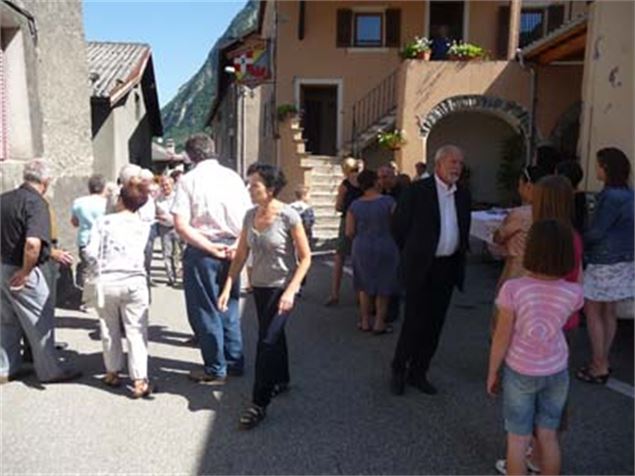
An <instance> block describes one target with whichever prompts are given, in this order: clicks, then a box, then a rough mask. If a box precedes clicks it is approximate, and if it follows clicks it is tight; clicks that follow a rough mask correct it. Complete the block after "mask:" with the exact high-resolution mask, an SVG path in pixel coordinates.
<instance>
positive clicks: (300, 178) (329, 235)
mask: <svg viewBox="0 0 635 476" xmlns="http://www.w3.org/2000/svg"><path fill="white" fill-rule="evenodd" d="M302 132H303V129H302V127H301V125H300V121H299V119H298V118H297V117H292V118H289V119H288V120H287V121H285V122H284V123H283V124H282V125H281V127H280V138H281V153H280V157H281V160H282V162H281V166H282V169H283V170H284V173H285V175H286V176H287V180H288V182H289V185H288V186H287V187H285V188H284V189H283V191H282V193H281V195H280V198H281V199H282V200H284V201H288V202H291V201H293V200H294V199H295V197H294V196H293V191H294V189H295V188H296V187H297V186H299V185H305V186H307V187H309V188H310V192H309V201H310V203H311V206H313V209H314V211H315V226H314V228H313V236H314V238H315V246H314V248H315V249H318V250H324V249H332V248H333V247H334V245H335V239H336V238H337V232H338V228H339V222H340V214H339V213H337V212H336V211H335V198H336V196H337V187H338V186H339V184H340V182H341V181H342V180H343V175H342V171H341V168H340V159H339V158H338V157H332V156H326V155H313V154H312V153H311V152H307V151H306V140H305V139H304V137H303V134H302Z"/></svg>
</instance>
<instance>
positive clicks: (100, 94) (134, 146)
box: [87, 42, 163, 180]
mask: <svg viewBox="0 0 635 476" xmlns="http://www.w3.org/2000/svg"><path fill="white" fill-rule="evenodd" d="M87 58H88V67H89V77H90V83H91V87H92V90H91V98H90V106H91V125H92V140H93V153H94V156H95V171H96V172H98V173H101V174H103V175H105V176H106V177H108V178H109V179H111V180H113V179H115V178H116V176H117V173H118V171H119V169H120V168H121V167H122V166H123V165H124V164H127V163H133V164H138V165H141V166H142V167H145V168H151V167H152V138H153V137H157V136H161V135H163V126H162V123H161V111H160V110H159V99H158V94H157V86H156V81H155V77H154V66H153V62H152V52H151V50H150V47H149V46H148V45H146V44H140V43H112V42H89V43H88V48H87Z"/></svg>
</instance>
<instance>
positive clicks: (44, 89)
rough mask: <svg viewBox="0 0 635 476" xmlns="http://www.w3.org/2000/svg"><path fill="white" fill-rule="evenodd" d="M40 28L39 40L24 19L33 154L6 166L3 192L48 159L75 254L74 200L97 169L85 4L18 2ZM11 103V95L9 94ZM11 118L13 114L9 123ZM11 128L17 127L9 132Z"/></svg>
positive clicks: (67, 241)
mask: <svg viewBox="0 0 635 476" xmlns="http://www.w3.org/2000/svg"><path fill="white" fill-rule="evenodd" d="M16 3H17V4H18V5H19V6H20V7H22V8H24V9H26V10H27V11H28V12H30V13H31V14H32V15H33V16H34V17H35V20H36V24H37V43H36V39H35V38H33V36H32V35H31V34H30V33H29V29H28V25H27V24H26V22H25V21H24V20H23V19H20V18H19V15H17V14H15V15H14V16H16V17H18V21H19V22H20V26H21V31H22V35H21V37H22V38H21V40H22V41H23V48H24V64H25V66H26V68H25V69H26V75H27V77H26V82H27V85H28V98H29V100H28V102H25V103H21V104H19V105H18V107H21V108H25V107H26V108H28V110H29V116H30V117H31V124H32V126H31V134H32V135H33V136H34V138H33V141H32V143H33V144H34V147H32V148H31V149H30V151H29V153H28V154H26V155H24V154H16V153H13V154H12V149H11V140H10V139H9V160H7V161H5V162H3V163H2V164H1V170H2V185H1V188H2V191H6V190H9V189H11V188H14V187H15V186H17V185H18V184H19V183H20V182H21V175H22V166H23V164H24V162H25V161H26V160H29V159H32V158H34V157H37V156H41V157H44V158H46V159H48V160H49V161H50V162H51V164H52V166H53V169H54V173H55V176H56V180H55V181H54V183H53V184H52V186H51V188H50V191H49V192H48V195H49V198H50V199H51V201H52V203H53V206H54V207H55V210H56V212H57V216H58V222H59V223H58V225H59V233H60V242H61V245H62V246H63V247H65V248H68V249H69V250H73V251H75V244H74V243H75V230H74V229H73V228H72V227H71V226H70V225H69V217H70V214H69V210H70V207H71V203H72V201H73V200H74V199H75V198H76V197H78V196H80V195H84V194H86V193H87V190H86V179H87V177H88V176H89V175H90V174H91V173H92V170H93V157H92V145H91V132H90V101H89V96H90V94H89V83H88V65H87V60H86V50H85V48H86V47H85V43H84V29H83V23H82V21H83V20H82V5H81V2H80V1H79V0H63V1H55V2H43V1H37V0H24V1H18V2H16ZM8 97H9V100H10V99H11V92H10V91H9V93H8ZM10 121H11V116H9V122H10ZM9 129H10V130H11V127H10V128H9Z"/></svg>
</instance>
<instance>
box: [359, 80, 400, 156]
mask: <svg viewBox="0 0 635 476" xmlns="http://www.w3.org/2000/svg"><path fill="white" fill-rule="evenodd" d="M398 71H399V70H398V69H396V70H395V71H393V72H392V73H390V75H388V76H387V77H386V78H384V79H383V80H382V81H381V82H380V83H379V84H378V85H377V86H375V87H374V88H373V89H371V90H370V91H369V92H368V93H367V94H366V95H365V96H363V97H362V98H361V99H359V100H358V101H357V102H356V103H355V104H353V110H352V117H353V124H352V127H351V141H350V144H351V148H352V153H353V156H355V157H358V155H359V152H360V150H359V148H358V139H359V136H360V135H361V134H362V133H363V132H365V131H366V130H367V129H368V128H369V127H370V126H372V125H373V124H375V123H376V122H377V121H379V119H381V118H382V117H384V116H385V115H386V114H388V113H389V112H390V111H391V110H392V109H394V108H395V107H396V106H397V73H398Z"/></svg>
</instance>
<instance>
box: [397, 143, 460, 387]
mask: <svg viewBox="0 0 635 476" xmlns="http://www.w3.org/2000/svg"><path fill="white" fill-rule="evenodd" d="M462 169H463V152H462V151H461V149H459V148H458V147H456V146H452V145H447V146H443V147H441V148H440V149H439V150H438V151H437V153H436V155H435V172H434V176H432V177H428V178H425V179H422V180H417V181H415V182H413V183H412V185H410V187H408V188H407V189H406V191H405V192H404V195H403V197H402V199H401V200H400V201H399V203H398V205H397V209H396V210H395V214H394V227H393V229H394V235H395V240H396V241H397V245H398V246H399V248H400V249H401V255H402V258H401V266H402V270H403V275H404V284H405V288H406V309H405V318H404V323H403V326H402V327H401V333H400V335H399V341H398V343H397V348H396V349H395V356H394V358H393V362H392V380H391V390H392V392H393V393H394V394H396V395H401V394H403V393H404V389H405V384H406V383H409V384H410V385H412V386H414V387H415V388H417V389H419V390H420V391H421V392H423V393H426V394H428V395H434V394H435V393H437V390H436V388H435V387H434V386H433V385H432V384H431V383H430V382H429V381H428V379H427V372H428V369H429V367H430V361H431V360H432V357H433V356H434V353H435V351H436V349H437V346H438V344H439V337H440V336H441V329H442V328H443V322H444V321H445V315H446V313H447V310H448V307H449V305H450V299H451V298H452V292H453V290H454V287H455V286H456V287H458V288H459V289H461V290H462V289H463V280H464V275H465V253H466V251H467V248H468V234H469V229H470V207H471V199H470V195H469V192H468V191H467V190H466V189H464V188H463V187H461V185H459V184H458V180H459V177H460V176H461V171H462Z"/></svg>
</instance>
